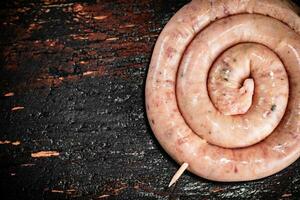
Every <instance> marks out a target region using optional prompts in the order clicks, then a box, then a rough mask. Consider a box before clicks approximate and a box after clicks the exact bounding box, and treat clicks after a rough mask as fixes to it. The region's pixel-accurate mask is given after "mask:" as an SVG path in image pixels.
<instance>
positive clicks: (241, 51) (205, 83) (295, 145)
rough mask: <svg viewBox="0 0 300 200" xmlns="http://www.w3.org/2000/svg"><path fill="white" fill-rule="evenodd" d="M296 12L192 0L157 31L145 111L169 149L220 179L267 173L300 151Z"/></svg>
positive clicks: (273, 5)
mask: <svg viewBox="0 0 300 200" xmlns="http://www.w3.org/2000/svg"><path fill="white" fill-rule="evenodd" d="M298 13H300V12H299V8H297V6H295V5H294V4H293V3H292V2H290V1H281V0H193V1H192V2H190V3H189V4H187V5H185V6H184V7H183V8H182V9H181V10H179V11H178V12H177V13H176V14H175V15H174V16H173V17H172V18H171V20H170V21H169V22H168V24H167V25H166V26H165V28H164V29H163V31H162V32H161V34H160V36H159V38H158V40H157V42H156V45H155V48H154V51H153V54H152V58H151V62H150V66H149V70H148V75H147V80H146V88H145V97H146V111H147V116H148V120H149V123H150V126H151V128H152V130H153V132H154V134H155V136H156V138H157V139H158V141H159V143H160V144H161V146H162V147H163V148H164V149H165V151H166V152H167V153H168V154H169V155H170V156H171V157H172V158H174V159H175V160H176V161H177V162H178V163H179V164H182V163H184V162H186V163H188V164H189V167H188V170H189V171H191V172H192V173H194V174H196V175H198V176H201V177H203V178H206V179H209V180H215V181H223V182H229V181H248V180H255V179H260V178H263V177H267V176H270V175H272V174H274V173H277V172H278V171H280V170H282V169H284V168H286V167H287V166H289V165H290V164H291V163H293V162H294V161H295V160H297V159H298V158H299V156H300V84H299V76H300V35H299V34H300V17H299V16H298Z"/></svg>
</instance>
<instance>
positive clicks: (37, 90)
mask: <svg viewBox="0 0 300 200" xmlns="http://www.w3.org/2000/svg"><path fill="white" fill-rule="evenodd" d="M187 2H188V1H185V0H177V1H171V0H169V1H166V0H165V1H164V0H143V1H139V0H99V1H86V2H84V1H79V0H78V1H77V0H76V1H64V0H52V1H49V0H45V1H35V0H23V1H22V0H20V1H15V2H13V1H7V2H2V1H1V8H0V94H1V97H0V98H1V101H0V116H1V118H0V119H1V120H0V127H1V129H0V143H2V144H0V189H1V192H0V195H1V199H20V200H21V199H270V198H272V199H299V198H300V160H298V161H297V162H296V163H294V164H293V165H291V166H290V167H288V168H287V169H285V170H283V171H282V172H280V173H278V174H276V175H274V176H272V177H268V178H265V179H262V180H258V181H252V182H245V183H216V182H211V181H208V180H204V179H202V178H199V177H196V176H194V175H192V174H191V173H188V172H187V173H185V174H184V175H183V176H182V178H181V179H180V181H179V182H178V183H177V184H176V185H175V186H174V187H172V188H167V187H166V186H167V185H168V183H169V181H170V178H171V177H172V176H173V174H174V173H175V171H176V170H177V168H178V165H177V164H176V163H175V162H174V161H173V160H172V159H171V158H170V157H169V156H168V155H167V154H166V153H165V151H164V150H163V149H162V148H161V147H160V146H159V144H158V142H157V140H156V139H155V138H154V136H153V133H152V131H151V129H150V127H149V125H148V122H147V117H146V114H145V108H144V86H145V78H146V74H147V69H148V65H149V61H150V57H151V54H152V50H153V46H154V44H155V41H156V39H157V37H158V34H159V33H160V31H161V30H162V28H163V26H164V25H165V24H166V22H167V21H168V20H169V19H170V17H171V16H172V15H173V14H174V13H175V12H176V11H177V10H178V9H179V8H180V7H182V5H184V4H185V3H187ZM9 92H13V93H14V96H11V97H5V94H6V95H7V93H9ZM18 107H19V109H18ZM20 107H21V108H20ZM22 107H24V108H23V109H22ZM15 109H17V110H15ZM4 143H5V144H4ZM40 151H53V152H59V155H58V156H57V155H56V156H55V155H54V156H52V157H37V158H34V157H33V156H34V155H35V154H32V153H37V152H40Z"/></svg>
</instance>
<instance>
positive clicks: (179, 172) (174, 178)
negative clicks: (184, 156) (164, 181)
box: [169, 163, 189, 187]
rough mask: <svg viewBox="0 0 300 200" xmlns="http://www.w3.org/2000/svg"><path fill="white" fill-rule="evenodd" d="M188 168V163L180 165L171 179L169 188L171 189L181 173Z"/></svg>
mask: <svg viewBox="0 0 300 200" xmlns="http://www.w3.org/2000/svg"><path fill="white" fill-rule="evenodd" d="M188 167H189V164H188V163H183V164H182V165H181V167H180V168H179V169H178V170H177V172H176V173H175V175H174V176H173V177H172V179H171V181H170V183H169V187H171V186H172V185H173V184H174V183H175V182H176V181H177V180H178V179H179V178H180V177H181V175H182V174H183V172H184V171H185V170H186V169H187V168H188Z"/></svg>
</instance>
